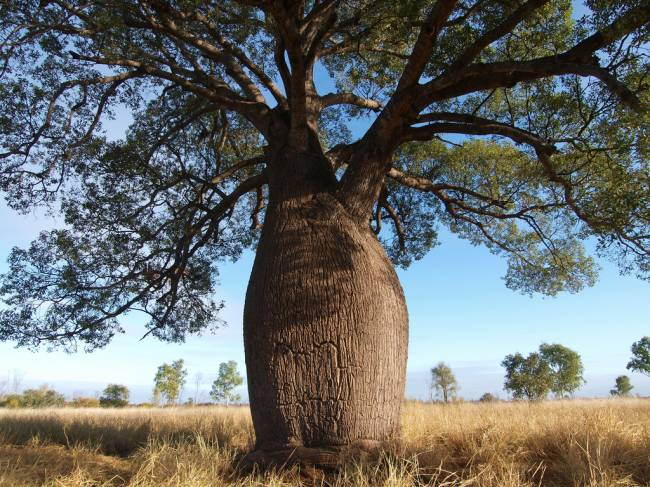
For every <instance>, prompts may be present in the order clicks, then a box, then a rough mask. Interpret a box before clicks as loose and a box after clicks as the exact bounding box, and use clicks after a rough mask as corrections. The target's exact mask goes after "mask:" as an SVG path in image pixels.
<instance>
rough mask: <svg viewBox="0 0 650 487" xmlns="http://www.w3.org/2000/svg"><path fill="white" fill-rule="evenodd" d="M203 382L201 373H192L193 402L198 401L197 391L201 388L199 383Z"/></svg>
mask: <svg viewBox="0 0 650 487" xmlns="http://www.w3.org/2000/svg"><path fill="white" fill-rule="evenodd" d="M202 383H203V374H202V373H201V372H197V373H196V374H194V403H196V404H198V403H199V392H200V390H201V384H202Z"/></svg>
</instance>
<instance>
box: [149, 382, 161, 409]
mask: <svg viewBox="0 0 650 487" xmlns="http://www.w3.org/2000/svg"><path fill="white" fill-rule="evenodd" d="M160 402H161V398H160V391H159V390H158V389H157V388H156V387H155V386H154V388H153V391H152V392H151V404H153V405H154V406H160Z"/></svg>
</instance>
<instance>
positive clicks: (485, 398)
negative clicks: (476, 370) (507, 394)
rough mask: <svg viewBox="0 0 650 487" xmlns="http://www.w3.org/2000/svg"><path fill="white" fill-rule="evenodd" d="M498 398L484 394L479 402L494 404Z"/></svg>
mask: <svg viewBox="0 0 650 487" xmlns="http://www.w3.org/2000/svg"><path fill="white" fill-rule="evenodd" d="M498 400H499V398H498V397H497V396H495V395H494V394H492V393H491V392H485V393H484V394H483V395H482V396H481V397H480V398H479V402H495V401H498Z"/></svg>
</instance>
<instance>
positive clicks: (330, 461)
mask: <svg viewBox="0 0 650 487" xmlns="http://www.w3.org/2000/svg"><path fill="white" fill-rule="evenodd" d="M380 448H381V442H379V441H374V440H364V441H359V442H355V443H353V444H350V445H342V446H335V445H334V446H323V447H306V446H295V447H288V448H281V449H275V450H264V449H258V450H253V451H252V452H250V453H248V454H247V455H245V456H244V457H243V458H242V461H241V466H242V467H244V469H252V468H253V467H255V466H257V467H260V468H262V469H266V468H285V467H292V466H300V467H301V468H307V469H308V470H313V469H320V470H336V469H338V468H339V467H341V466H343V465H345V464H347V463H351V462H358V461H363V460H367V459H369V458H371V457H373V456H376V455H377V454H378V452H379V451H380Z"/></svg>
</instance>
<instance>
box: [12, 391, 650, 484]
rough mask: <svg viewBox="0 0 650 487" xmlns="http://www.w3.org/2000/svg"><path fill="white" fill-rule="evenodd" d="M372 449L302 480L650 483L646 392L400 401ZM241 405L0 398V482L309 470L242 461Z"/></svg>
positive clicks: (296, 479) (271, 478) (257, 480)
mask: <svg viewBox="0 0 650 487" xmlns="http://www.w3.org/2000/svg"><path fill="white" fill-rule="evenodd" d="M403 424H404V428H403V437H402V438H401V439H400V440H399V441H396V442H394V443H393V444H389V445H386V449H385V451H384V452H383V453H382V454H381V457H380V458H379V459H378V460H374V461H372V462H366V463H355V464H352V465H349V466H347V467H346V468H344V469H342V470H341V471H340V472H338V473H336V474H332V475H329V476H328V477H327V478H325V479H318V478H316V480H315V479H314V477H313V476H312V477H311V480H309V481H308V482H307V483H308V484H314V485H332V486H337V487H343V486H362V487H364V486H365V487H371V486H372V487H375V486H381V487H406V486H424V485H431V486H441V487H444V486H458V487H461V486H463V487H464V486H482V487H497V486H498V487H515V486H517V487H518V486H531V487H532V486H547V485H548V486H558V487H560V486H562V487H564V486H592V487H614V486H621V487H632V486H650V401H648V400H642V399H611V400H573V401H549V402H543V403H538V404H527V403H488V404H475V403H460V404H452V405H449V406H444V405H440V404H422V403H407V404H406V405H405V407H404V420H403ZM253 440H254V435H253V431H252V427H251V423H250V415H249V412H248V409H247V408H243V407H231V408H224V407H217V406H215V407H197V408H177V409H124V410H106V409H58V410H0V485H2V486H5V485H6V486H52V487H54V486H58V487H61V486H66V487H81V486H84V487H85V486H107V487H108V486H129V487H153V486H161V487H167V486H169V487H172V486H197V487H198V486H228V487H245V486H251V487H252V486H296V485H299V484H300V483H301V482H302V483H303V484H304V483H305V482H306V481H305V478H306V477H305V476H304V472H303V474H301V473H300V472H299V471H298V470H297V469H296V468H294V469H290V470H285V471H281V472H253V473H243V472H241V471H239V470H238V469H237V458H239V456H240V455H241V453H243V452H245V451H247V450H249V449H250V448H251V447H252V445H253Z"/></svg>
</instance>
